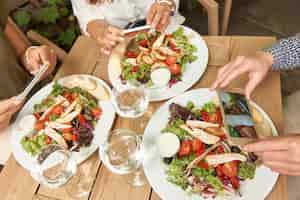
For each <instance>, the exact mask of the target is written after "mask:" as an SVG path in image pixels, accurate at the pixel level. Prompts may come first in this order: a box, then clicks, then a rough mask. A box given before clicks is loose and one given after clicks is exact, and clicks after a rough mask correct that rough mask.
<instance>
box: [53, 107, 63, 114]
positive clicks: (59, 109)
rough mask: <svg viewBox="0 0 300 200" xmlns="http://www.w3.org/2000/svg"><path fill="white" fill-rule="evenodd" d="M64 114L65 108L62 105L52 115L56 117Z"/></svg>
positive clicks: (54, 109)
mask: <svg viewBox="0 0 300 200" xmlns="http://www.w3.org/2000/svg"><path fill="white" fill-rule="evenodd" d="M63 112H64V107H63V106H61V105H58V106H55V107H54V108H53V110H52V113H54V114H56V115H61V114H62V113H63Z"/></svg>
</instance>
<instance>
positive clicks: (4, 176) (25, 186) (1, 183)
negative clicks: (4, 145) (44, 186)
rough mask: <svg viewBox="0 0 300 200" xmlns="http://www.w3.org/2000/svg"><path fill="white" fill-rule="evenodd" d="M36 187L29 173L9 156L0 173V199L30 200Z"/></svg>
mask: <svg viewBox="0 0 300 200" xmlns="http://www.w3.org/2000/svg"><path fill="white" fill-rule="evenodd" d="M38 186H39V185H38V184H37V183H36V182H35V181H34V180H33V179H32V178H31V176H30V174H29V172H27V171H26V170H25V169H23V168H22V167H21V166H20V165H19V164H18V163H17V162H16V160H15V158H14V157H13V156H10V158H9V160H8V161H7V163H6V165H5V167H4V168H3V170H2V172H1V173H0V199H1V200H20V199H22V200H23V199H24V200H31V199H32V196H33V195H34V193H35V191H36V190H37V188H38Z"/></svg>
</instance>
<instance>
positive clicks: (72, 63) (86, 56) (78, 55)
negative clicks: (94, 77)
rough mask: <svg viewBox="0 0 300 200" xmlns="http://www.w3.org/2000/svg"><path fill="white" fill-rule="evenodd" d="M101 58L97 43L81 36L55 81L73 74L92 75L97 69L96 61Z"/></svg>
mask: <svg viewBox="0 0 300 200" xmlns="http://www.w3.org/2000/svg"><path fill="white" fill-rule="evenodd" d="M99 56H100V50H99V49H98V48H97V47H96V45H95V42H94V41H93V40H92V39H90V38H87V37H84V36H80V37H79V38H78V39H77V40H76V42H75V44H74V46H73V47H72V50H71V51H70V53H69V55H68V56H67V57H66V58H65V60H64V63H63V65H62V66H61V68H60V69H59V71H58V72H57V74H56V76H55V79H58V78H61V77H64V76H68V75H71V74H92V73H93V72H94V70H95V67H96V59H95V58H98V57H99Z"/></svg>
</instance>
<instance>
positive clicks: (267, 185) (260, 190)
mask: <svg viewBox="0 0 300 200" xmlns="http://www.w3.org/2000/svg"><path fill="white" fill-rule="evenodd" d="M214 98H216V93H215V92H212V91H210V90H209V89H197V90H192V91H189V92H186V93H184V94H182V95H180V96H177V97H175V98H173V99H171V100H169V101H168V102H166V103H165V104H163V105H162V106H161V107H160V108H159V109H158V110H157V111H156V112H155V114H154V115H153V117H152V118H151V120H150V121H149V123H148V125H147V128H146V130H145V133H144V139H143V147H144V151H145V152H144V155H145V157H144V161H143V166H144V171H145V174H146V177H147V179H148V181H149V183H150V185H151V186H152V187H153V189H154V190H155V192H157V193H158V195H159V196H160V197H161V198H162V199H164V200H175V199H178V200H179V199H180V200H203V198H202V197H201V196H200V195H195V194H193V195H188V194H187V193H186V192H185V191H184V190H182V189H181V188H180V187H178V186H176V185H174V184H172V183H169V182H168V181H167V176H166V173H165V170H166V169H165V167H166V166H165V165H164V164H163V162H162V161H161V158H160V156H159V150H158V145H157V140H158V137H159V135H160V134H161V130H162V129H163V128H164V127H165V126H166V124H167V123H168V118H169V115H170V114H169V105H170V104H171V103H178V104H180V105H186V103H187V102H188V101H193V102H194V103H195V104H196V106H202V105H203V104H204V103H206V102H208V101H211V100H212V99H214ZM253 105H254V106H255V108H257V109H258V111H259V112H260V113H261V114H262V116H263V117H264V118H266V119H267V121H268V122H269V123H270V126H271V129H272V132H273V135H278V133H277V131H276V128H275V126H274V124H273V122H272V121H271V119H270V118H269V117H268V115H267V114H266V113H265V112H264V111H263V110H262V109H261V108H260V107H259V106H258V105H256V104H253ZM277 178H278V174H277V173H275V172H272V171H271V170H270V169H268V168H266V167H263V166H262V167H259V168H257V171H256V175H255V178H254V179H253V180H250V181H246V182H244V183H242V185H241V193H242V195H243V196H242V197H241V198H240V197H236V198H234V200H241V199H245V200H262V199H264V198H265V197H266V196H267V195H268V194H269V192H271V190H272V188H273V186H274V184H275V183H276V180H277ZM217 199H218V198H217ZM219 199H224V198H219Z"/></svg>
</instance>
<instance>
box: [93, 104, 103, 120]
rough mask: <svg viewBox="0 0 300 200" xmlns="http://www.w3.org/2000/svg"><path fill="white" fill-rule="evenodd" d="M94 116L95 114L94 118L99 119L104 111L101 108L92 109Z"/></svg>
mask: <svg viewBox="0 0 300 200" xmlns="http://www.w3.org/2000/svg"><path fill="white" fill-rule="evenodd" d="M92 114H93V116H94V117H95V118H97V119H98V118H99V117H100V116H101V114H102V110H101V108H99V107H98V108H93V109H92Z"/></svg>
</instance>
